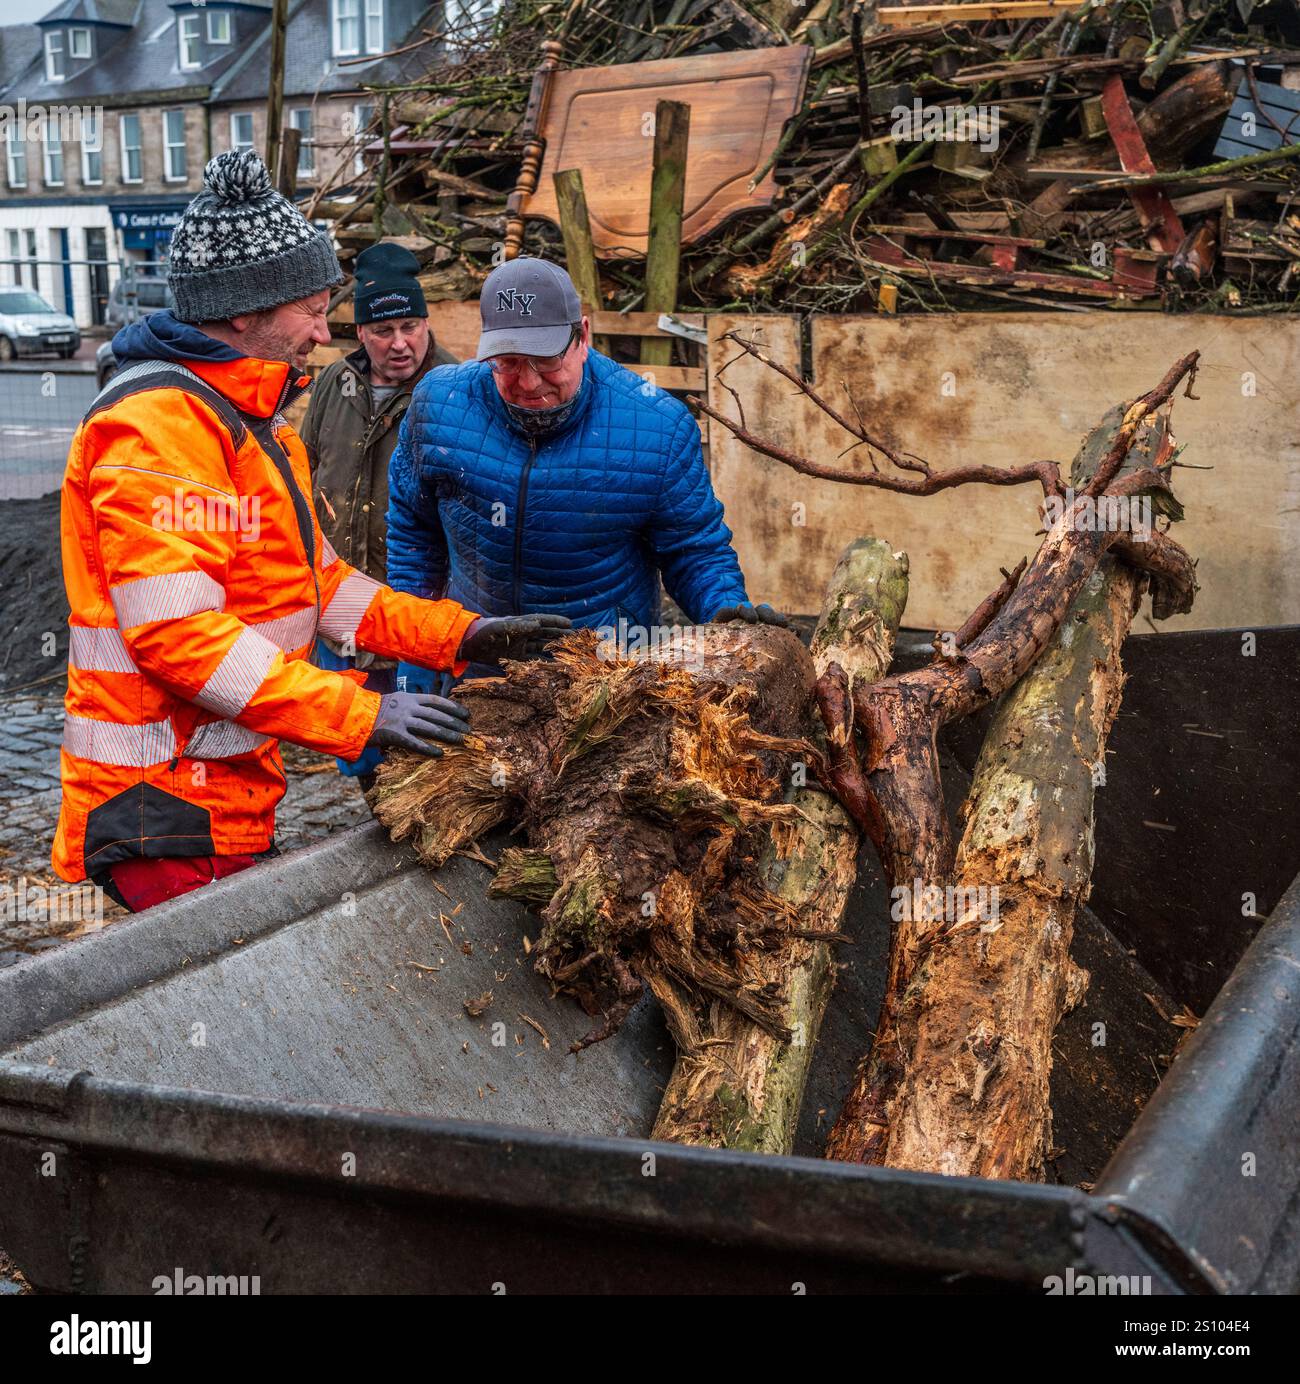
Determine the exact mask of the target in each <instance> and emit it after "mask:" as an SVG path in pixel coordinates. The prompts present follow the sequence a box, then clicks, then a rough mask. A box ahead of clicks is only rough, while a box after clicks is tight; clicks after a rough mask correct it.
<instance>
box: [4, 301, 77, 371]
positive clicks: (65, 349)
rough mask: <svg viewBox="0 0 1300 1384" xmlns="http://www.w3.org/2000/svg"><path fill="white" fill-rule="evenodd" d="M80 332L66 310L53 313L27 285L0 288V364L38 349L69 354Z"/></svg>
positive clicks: (72, 351) (74, 351)
mask: <svg viewBox="0 0 1300 1384" xmlns="http://www.w3.org/2000/svg"><path fill="white" fill-rule="evenodd" d="M80 345H81V332H80V331H79V330H78V328H77V324H76V323H75V322H74V321H73V320H72V318H71V317H69V316H68V314H67V313H66V312H57V311H56V310H55V309H54V308H52V307H51V306H50V305H49V304H48V303H47V302H46V301H45V299H44V298H42V297H41V295H40V294H39V293H33V292H32V290H31V289H30V288H0V363H2V362H5V361H10V360H13V359H15V357H17V356H35V355H40V354H41V353H42V352H46V353H50V352H52V353H54V354H56V355H60V356H64V357H67V356H72V355H75V354H76V352H77V348H78V347H79V346H80Z"/></svg>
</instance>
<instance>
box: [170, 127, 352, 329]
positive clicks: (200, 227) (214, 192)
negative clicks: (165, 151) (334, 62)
mask: <svg viewBox="0 0 1300 1384" xmlns="http://www.w3.org/2000/svg"><path fill="white" fill-rule="evenodd" d="M167 282H168V283H169V284H170V285H171V289H172V293H173V294H174V295H175V297H176V310H175V311H176V316H177V317H178V318H180V320H181V321H182V322H228V321H229V320H230V319H231V318H232V317H239V316H240V315H241V314H243V313H246V312H261V311H262V310H263V309H265V308H273V307H278V306H279V305H280V304H281V303H292V302H295V301H296V300H297V299H299V298H310V297H311V296H312V294H313V293H320V292H321V291H322V289H326V288H333V287H334V285H335V284H340V283H342V282H343V273H342V271H341V270H340V269H339V262H338V258H337V257H336V256H335V254H334V250H333V248H332V247H331V245H330V242H329V238H328V237H327V236H325V235H324V234H322V232H320V231H319V230H317V229H316V227H315V226H313V225H312V224H311V222H310V221H308V220H307V218H306V217H305V216H303V214H302V213H301V212H300V211H299V210H298V208H297V207H295V206H294V205H293V203H292V202H290V201H288V200H287V199H286V198H284V197H282V196H281V195H280V194H279V193H278V192H276V191H275V189H274V188H273V187H272V186H271V175H270V174H269V173H268V172H267V171H266V165H265V164H264V163H263V162H262V160H261V159H260V158H258V156H257V155H256V154H255V153H253V152H252V151H251V150H244V151H243V152H242V153H236V152H235V151H233V150H232V151H231V152H229V153H226V154H218V155H217V156H216V158H214V159H210V160H209V161H208V166H207V167H206V168H205V169H204V170H203V191H202V192H200V193H199V195H198V196H197V197H195V199H194V200H193V201H192V202H191V203H190V204H189V206H188V207H186V208H185V210H184V212H182V213H181V219H180V223H179V224H178V225H177V227H176V229H175V231H174V232H173V233H172V241H171V256H170V260H169V263H168V266H167Z"/></svg>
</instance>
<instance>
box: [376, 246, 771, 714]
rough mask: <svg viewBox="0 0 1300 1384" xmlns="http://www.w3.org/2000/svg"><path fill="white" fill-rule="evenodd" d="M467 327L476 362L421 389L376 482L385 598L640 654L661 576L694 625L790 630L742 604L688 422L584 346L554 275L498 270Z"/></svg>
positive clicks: (672, 403) (520, 266)
mask: <svg viewBox="0 0 1300 1384" xmlns="http://www.w3.org/2000/svg"><path fill="white" fill-rule="evenodd" d="M480 311H481V314H482V324H483V330H482V333H481V335H480V338H479V347H478V359H477V360H476V361H471V362H468V363H466V364H463V365H457V366H444V367H441V368H439V369H437V370H434V371H431V372H430V373H429V374H428V375H426V376H425V378H424V379H423V380H422V381H421V382H420V384H419V386H418V387H417V388H416V390H415V394H414V396H413V398H412V400H411V405H410V408H409V410H408V411H407V414H406V418H405V420H404V421H403V423H402V428H401V433H400V436H399V439H398V444H397V449H396V451H395V452H394V453H393V458H392V462H391V463H390V466H389V482H388V486H389V506H388V580H389V583H390V584H391V585H392V586H393V587H394V589H396V590H398V591H409V592H411V593H413V594H415V595H419V596H425V597H433V596H437V597H449V598H450V599H452V600H456V601H460V602H461V603H462V604H464V605H466V606H467V607H468V608H469V609H471V610H480V611H483V612H484V613H485V614H487V615H494V616H512V615H528V614H533V613H541V612H551V613H555V614H559V615H563V616H567V617H568V618H569V619H570V620H572V622H573V624H574V625H576V626H590V627H593V628H597V629H600V628H609V629H611V630H614V631H619V632H620V634H621V632H622V631H632V632H640V633H639V638H640V639H643V640H646V641H647V642H648V641H649V640H650V639H652V638H653V636H652V635H651V634H650V633H649V632H650V631H651V630H653V628H654V627H655V626H656V625H657V624H658V621H659V578H660V574H662V576H663V583H664V586H665V587H666V588H667V590H668V593H669V595H670V596H672V598H673V600H674V601H676V602H677V604H678V605H679V606H680V607H681V608H682V609H683V610H684V611H685V612H686V615H687V617H688V618H689V619H690V620H691V621H693V622H694V623H696V624H700V623H705V622H709V621H719V620H737V619H739V620H748V621H751V622H761V623H766V624H781V625H783V624H785V623H786V620H785V617H784V616H782V615H780V614H778V613H777V612H776V611H774V610H773V609H772V608H771V607H770V606H767V605H759V606H754V605H752V604H751V603H750V601H749V598H748V597H747V595H746V593H745V580H744V577H743V576H742V575H741V571H740V563H739V562H738V561H737V559H736V554H735V551H734V550H733V548H732V546H731V531H730V530H729V529H728V528H727V526H726V524H725V523H724V522H723V518H722V505H721V504H720V503H719V501H718V498H717V496H716V495H715V494H714V493H713V485H712V483H711V482H710V480H709V474H708V472H707V471H706V469H705V466H704V459H703V457H702V455H701V452H700V430H699V427H698V425H697V424H696V422H695V420H694V419H693V418H692V417H691V415H690V413H689V412H688V411H687V409H686V408H685V407H684V406H683V405H682V404H680V403H679V402H678V401H677V400H676V399H674V398H673V397H672V396H671V395H670V394H666V393H664V391H663V390H661V389H657V388H655V387H654V386H653V385H651V384H649V383H648V382H647V381H645V380H642V379H641V378H640V377H639V376H637V375H634V374H633V373H632V372H631V371H630V370H624V369H623V367H622V366H621V365H618V364H616V363H615V362H614V361H612V360H610V359H608V358H607V357H606V356H603V355H601V354H600V353H599V352H598V351H595V350H593V349H592V348H591V345H590V323H589V322H588V320H587V318H585V317H584V316H583V315H582V304H581V301H580V300H579V298H578V294H577V291H576V290H575V289H574V286H573V282H572V280H570V278H569V276H568V275H567V274H566V273H565V272H564V270H563V269H561V268H560V267H559V266H558V265H555V264H551V263H549V262H548V261H546V260H539V259H530V258H526V257H525V258H520V259H515V260H508V261H507V262H506V263H504V264H502V265H501V266H499V267H498V268H497V269H495V270H494V271H493V272H492V273H491V274H490V275H489V276H488V278H487V281H486V282H485V283H484V285H483V290H482V296H481V300H480ZM624 637H626V636H624ZM631 637H632V638H636V637H638V636H637V635H636V634H633V635H632V636H631ZM491 671H494V670H493V669H491V668H482V667H476V668H471V670H470V675H471V676H472V675H474V674H475V673H480V672H491ZM398 676H399V678H401V677H406V679H407V684H406V685H407V687H408V689H409V690H413V691H414V690H419V689H421V688H424V687H427V686H431V685H432V683H433V680H434V677H435V675H433V674H424V673H422V672H421V670H418V669H416V668H414V667H412V666H410V665H402V666H401V667H399V669H398ZM398 685H399V687H400V686H401V685H402V684H401V683H400V682H399V684H398Z"/></svg>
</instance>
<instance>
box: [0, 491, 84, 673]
mask: <svg viewBox="0 0 1300 1384" xmlns="http://www.w3.org/2000/svg"><path fill="white" fill-rule="evenodd" d="M50 636H52V638H51V637H50ZM67 664H68V598H67V596H66V595H65V593H64V590H63V564H62V559H61V556H60V552H59V497H58V495H57V494H54V495H42V496H41V497H40V498H39V499H36V500H4V501H2V502H0V690H6V689H13V688H16V687H20V686H23V685H24V684H26V683H31V682H36V681H37V680H38V679H41V678H48V677H50V675H51V674H59V673H63V672H64V671H65V670H66V668H67Z"/></svg>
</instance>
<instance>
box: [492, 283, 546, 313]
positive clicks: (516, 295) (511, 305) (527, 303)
mask: <svg viewBox="0 0 1300 1384" xmlns="http://www.w3.org/2000/svg"><path fill="white" fill-rule="evenodd" d="M536 298H537V294H535V293H520V292H519V291H518V289H514V288H499V289H497V311H498V312H514V310H515V309H516V308H518V309H519V315H520V317H531V316H532V315H533V302H534V301H535V300H536Z"/></svg>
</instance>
